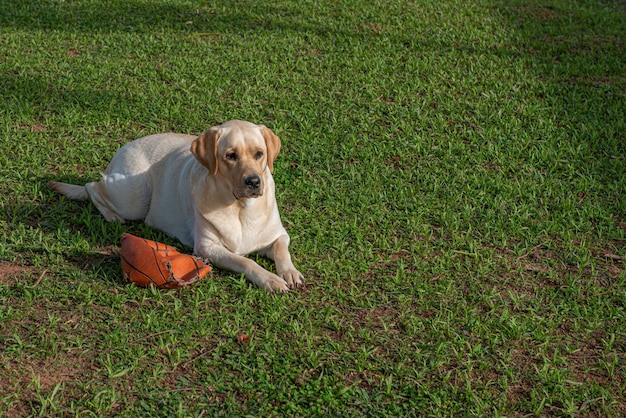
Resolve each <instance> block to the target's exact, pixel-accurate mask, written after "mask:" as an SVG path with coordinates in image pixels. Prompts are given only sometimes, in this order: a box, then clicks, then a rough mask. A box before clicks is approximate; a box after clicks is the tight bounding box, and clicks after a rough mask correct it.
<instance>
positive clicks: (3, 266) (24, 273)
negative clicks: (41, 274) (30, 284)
mask: <svg viewBox="0 0 626 418" xmlns="http://www.w3.org/2000/svg"><path fill="white" fill-rule="evenodd" d="M35 273H36V272H35V269H34V268H33V267H28V266H22V265H20V264H18V263H15V262H11V261H0V285H2V284H8V285H13V284H15V283H17V282H18V281H19V280H21V279H26V278H30V277H32V276H34V275H35Z"/></svg>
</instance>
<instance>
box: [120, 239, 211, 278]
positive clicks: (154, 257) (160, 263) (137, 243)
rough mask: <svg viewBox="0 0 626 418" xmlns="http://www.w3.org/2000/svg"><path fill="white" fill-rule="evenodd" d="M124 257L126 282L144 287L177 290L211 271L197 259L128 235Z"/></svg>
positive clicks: (123, 264) (125, 240)
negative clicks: (152, 286)
mask: <svg viewBox="0 0 626 418" xmlns="http://www.w3.org/2000/svg"><path fill="white" fill-rule="evenodd" d="M121 256H122V274H123V277H124V280H125V281H127V282H130V283H135V284H136V285H137V286H141V287H149V286H150V285H154V286H156V287H157V288H159V289H175V288H178V287H183V286H187V285H190V284H191V283H194V282H197V281H198V280H200V279H202V278H203V277H204V276H206V275H207V274H208V273H209V272H210V271H211V270H212V268H211V266H209V265H207V264H206V263H205V262H204V261H202V260H201V259H200V258H198V257H195V256H193V255H188V254H183V253H181V252H179V251H178V250H177V249H176V248H174V247H171V246H169V245H165V244H162V243H160V242H155V241H150V240H147V239H144V238H139V237H136V236H134V235H132V234H128V233H125V234H123V235H122V251H121Z"/></svg>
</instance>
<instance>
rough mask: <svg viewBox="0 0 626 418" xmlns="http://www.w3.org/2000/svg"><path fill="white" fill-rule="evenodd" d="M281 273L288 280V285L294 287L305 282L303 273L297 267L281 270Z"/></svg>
mask: <svg viewBox="0 0 626 418" xmlns="http://www.w3.org/2000/svg"><path fill="white" fill-rule="evenodd" d="M279 275H280V277H282V278H283V279H284V280H285V282H287V285H288V286H289V287H290V288H292V289H293V288H294V287H298V286H301V285H302V284H304V277H303V276H302V273H300V272H299V271H298V270H296V269H295V268H292V269H289V270H286V271H283V272H280V273H279Z"/></svg>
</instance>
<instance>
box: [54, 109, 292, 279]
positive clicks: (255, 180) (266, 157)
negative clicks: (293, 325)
mask: <svg viewBox="0 0 626 418" xmlns="http://www.w3.org/2000/svg"><path fill="white" fill-rule="evenodd" d="M279 151H280V139H279V138H278V137H277V136H276V135H275V134H274V133H273V132H272V131H271V130H270V129H269V128H267V127H265V126H263V125H255V124H252V123H250V122H244V121H239V120H232V121H229V122H226V123H224V124H222V125H219V126H215V127H213V128H211V129H209V130H208V131H206V132H205V133H204V134H202V135H200V136H199V137H195V136H190V135H182V134H172V133H168V134H157V135H150V136H146V137H143V138H140V139H137V140H135V141H133V142H130V143H128V144H126V145H124V146H123V147H122V148H121V149H120V150H119V151H117V153H116V154H115V155H114V156H113V159H112V160H111V163H110V164H109V166H108V167H107V169H106V170H105V172H104V174H103V175H102V180H100V181H98V182H93V183H87V184H86V185H85V186H77V185H72V184H66V183H60V182H56V181H50V182H49V183H48V184H49V186H50V187H51V188H53V189H54V190H56V191H58V192H60V193H62V194H63V195H65V196H67V197H69V198H71V199H91V201H92V202H93V204H94V205H95V206H96V207H97V208H98V210H99V211H100V212H101V213H102V215H104V217H105V218H106V220H107V221H119V222H124V221H126V220H144V221H145V223H146V224H148V225H150V226H151V227H154V228H157V229H160V230H161V231H163V232H165V233H166V234H168V235H170V236H172V237H175V238H177V239H178V240H180V242H182V243H183V244H185V245H187V246H189V247H193V249H194V253H196V254H197V255H199V256H201V257H205V258H207V259H208V260H210V261H211V262H212V263H213V264H214V265H215V266H217V267H219V268H222V269H226V270H230V271H234V272H236V273H244V274H245V277H246V278H247V279H248V280H249V281H250V282H252V283H254V284H256V285H257V286H259V287H261V288H263V289H265V290H268V291H287V290H288V289H289V288H293V287H296V286H299V285H301V284H302V280H303V278H302V274H301V273H300V272H299V271H298V270H297V269H296V268H295V267H294V265H293V263H292V261H291V256H290V254H289V250H288V246H289V235H287V231H285V228H283V225H282V223H281V221H280V216H279V214H278V207H277V205H276V199H275V193H274V179H273V178H272V172H273V171H274V160H275V159H276V156H277V155H278V152H279ZM250 253H256V254H259V255H262V256H267V257H269V258H271V259H273V260H274V261H275V263H276V272H277V274H273V273H270V272H269V271H267V270H265V269H263V268H262V267H261V266H259V265H258V264H257V263H255V262H254V261H253V260H251V259H249V258H246V257H244V255H246V254H250Z"/></svg>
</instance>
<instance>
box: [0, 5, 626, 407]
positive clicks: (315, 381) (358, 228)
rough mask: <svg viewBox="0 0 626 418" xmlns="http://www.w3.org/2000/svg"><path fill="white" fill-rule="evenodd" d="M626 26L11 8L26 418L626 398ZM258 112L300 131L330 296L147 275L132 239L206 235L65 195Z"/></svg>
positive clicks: (560, 19)
mask: <svg viewBox="0 0 626 418" xmlns="http://www.w3.org/2000/svg"><path fill="white" fill-rule="evenodd" d="M624 21H626V6H625V5H624V3H623V2H621V1H611V0H604V1H588V0H576V1H565V0H556V1H550V2H548V1H544V0H535V1H532V2H524V1H517V0H516V1H510V2H503V1H497V0H480V1H474V2H464V1H455V0H447V1H444V2H439V1H431V0H422V1H420V2H404V1H389V2H365V1H356V0H352V1H342V2H313V1H306V2H295V1H277V2H268V3H265V2H246V1H229V2H221V1H214V2H200V1H193V0H189V1H188V0H171V1H167V2H151V1H141V0H134V1H106V2H104V1H98V0H91V1H87V0H86V1H65V2H62V1H52V0H49V1H22V2H10V1H0V40H1V42H0V98H1V100H2V106H0V147H1V148H0V149H1V150H2V152H1V153H0V176H1V178H2V181H1V182H0V191H1V192H2V193H0V207H1V210H2V215H1V216H0V230H1V231H2V236H3V237H4V238H3V240H1V241H0V260H1V261H0V416H6V417H15V416H33V415H35V416H37V415H53V416H73V415H75V416H81V417H82V416H90V415H91V416H112V415H115V416H139V415H146V416H220V415H222V416H241V415H254V416H268V415H280V416H319V415H325V414H331V415H340V416H350V415H357V416H364V415H372V416H418V415H419V416H458V415H487V416H505V415H506V416H522V415H541V416H575V415H582V416H621V415H624V414H626V395H625V393H624V391H625V388H626V375H625V373H626V343H625V341H626V325H625V324H626V314H625V308H626V273H625V263H626V262H625V260H626V246H625V244H626V237H625V232H626V198H625V195H626V181H625V179H626V176H625V174H626V145H625V144H626V118H625V117H624V109H626V79H625V78H624V70H623V69H624V68H626V26H625V25H624ZM234 118H238V119H246V120H250V121H253V122H257V123H264V124H266V125H268V126H270V127H271V128H272V129H273V130H274V131H275V132H276V133H277V134H278V135H279V136H280V137H281V138H282V140H283V152H282V153H281V155H280V156H279V159H278V161H277V164H276V175H275V179H276V183H277V188H278V200H279V203H280V206H281V210H282V217H283V221H284V223H285V226H286V227H287V229H288V230H289V232H290V234H291V236H292V253H293V257H294V260H295V262H296V265H297V266H298V268H299V269H300V270H301V271H302V272H303V273H304V274H305V276H306V278H307V286H306V287H305V288H304V289H301V290H298V291H294V292H290V293H289V294H287V295H268V294H265V293H263V292H261V291H259V290H257V289H256V288H253V287H251V286H250V285H248V284H247V283H246V282H245V281H244V280H242V278H241V277H239V276H238V275H234V274H231V273H228V272H224V271H214V272H213V273H212V274H211V276H210V277H208V278H206V279H205V280H203V281H201V282H199V283H196V284H194V285H193V286H191V287H190V288H187V289H183V290H180V291H156V290H154V289H139V288H136V287H133V286H129V285H126V284H124V283H123V282H122V280H121V269H120V263H119V249H118V244H119V238H120V235H121V234H122V233H123V232H125V231H128V232H131V233H134V234H136V235H140V236H143V237H146V238H149V239H156V240H159V241H163V242H166V243H168V244H171V245H178V246H179V247H180V245H179V244H178V243H177V242H176V241H175V240H172V239H170V238H168V237H166V236H164V235H163V234H161V233H160V232H158V231H154V230H151V229H150V228H147V227H146V226H144V225H142V224H140V223H131V224H127V225H119V224H110V223H106V222H105V221H104V220H103V218H102V217H101V216H99V215H98V213H97V212H96V211H95V210H94V208H93V206H92V205H90V204H87V203H85V202H73V201H69V200H67V199H65V198H62V197H60V196H59V195H57V194H54V193H53V192H51V191H50V190H48V189H47V188H46V186H45V184H46V182H47V181H48V180H50V179H61V180H64V181H70V182H74V183H85V182H88V181H92V180H93V179H95V178H97V176H98V173H99V172H100V171H101V170H103V169H104V167H105V166H106V164H107V162H108V160H109V159H110V158H111V156H112V155H113V153H114V152H115V150H117V149H118V148H119V147H120V146H121V144H123V143H125V142H127V141H130V140H132V139H134V138H137V137H140V136H143V135H147V134H151V133H156V132H167V131H176V132H187V133H200V132H202V131H203V130H205V129H206V128H208V127H210V126H212V125H215V124H218V123H221V122H223V121H225V120H228V119H234ZM186 250H187V251H189V249H186ZM259 262H261V263H262V264H264V265H266V266H267V267H268V268H272V267H273V266H272V264H271V263H269V262H266V261H265V260H259ZM240 334H246V335H248V336H249V340H248V341H247V342H243V343H240V342H239V340H238V338H237V336H238V335H240Z"/></svg>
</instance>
